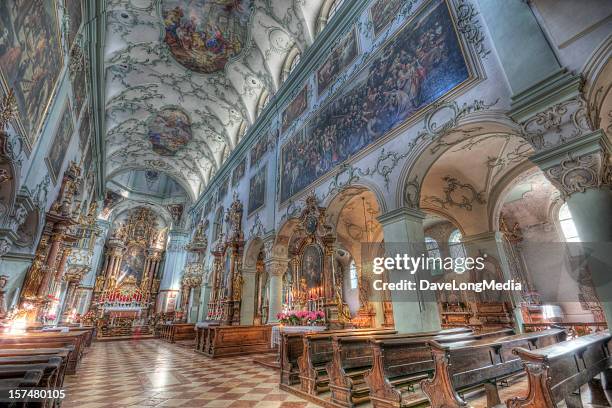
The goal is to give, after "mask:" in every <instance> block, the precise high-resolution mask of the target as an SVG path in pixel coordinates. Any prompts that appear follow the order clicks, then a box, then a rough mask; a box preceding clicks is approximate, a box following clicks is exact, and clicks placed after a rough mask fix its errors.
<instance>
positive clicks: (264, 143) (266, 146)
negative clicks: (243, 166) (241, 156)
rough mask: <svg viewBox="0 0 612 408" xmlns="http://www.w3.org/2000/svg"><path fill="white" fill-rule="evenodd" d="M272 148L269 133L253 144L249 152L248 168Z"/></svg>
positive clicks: (256, 163) (272, 141)
mask: <svg viewBox="0 0 612 408" xmlns="http://www.w3.org/2000/svg"><path fill="white" fill-rule="evenodd" d="M273 148H274V139H273V138H272V136H271V135H270V134H268V135H267V136H264V137H262V138H261V139H259V140H258V141H257V143H255V144H254V145H253V147H252V148H251V152H250V153H249V168H251V169H252V168H253V167H255V166H257V165H258V164H259V161H260V160H261V158H262V157H263V156H265V154H266V153H268V151H270V150H272V149H273Z"/></svg>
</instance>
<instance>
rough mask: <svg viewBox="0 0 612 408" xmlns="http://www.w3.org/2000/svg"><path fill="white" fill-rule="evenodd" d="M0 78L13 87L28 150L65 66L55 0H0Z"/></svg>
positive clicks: (6, 85)
mask: <svg viewBox="0 0 612 408" xmlns="http://www.w3.org/2000/svg"><path fill="white" fill-rule="evenodd" d="M0 27H2V31H0V77H1V78H0V79H1V81H0V82H2V86H3V87H4V88H5V89H6V90H8V88H13V90H14V91H15V97H16V99H17V107H18V111H19V118H18V120H17V124H18V127H19V128H20V129H19V130H20V133H22V134H23V135H24V136H25V142H26V143H25V144H26V147H27V150H31V148H32V146H33V145H34V143H36V141H37V139H38V137H39V134H40V131H41V128H42V125H43V122H44V120H45V117H46V115H47V111H48V109H49V105H50V103H51V101H52V100H53V97H54V95H55V93H56V90H57V84H58V79H59V76H60V74H61V72H62V68H63V66H64V58H63V54H62V47H61V40H60V38H61V37H60V31H59V19H58V15H57V8H56V3H55V1H54V0H28V1H0Z"/></svg>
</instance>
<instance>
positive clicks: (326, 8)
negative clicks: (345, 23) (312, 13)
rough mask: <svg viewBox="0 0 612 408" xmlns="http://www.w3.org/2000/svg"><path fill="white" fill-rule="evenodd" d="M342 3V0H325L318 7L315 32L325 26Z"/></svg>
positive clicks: (320, 30)
mask: <svg viewBox="0 0 612 408" xmlns="http://www.w3.org/2000/svg"><path fill="white" fill-rule="evenodd" d="M343 4H344V0H325V3H323V5H322V6H321V8H320V9H319V18H318V20H317V32H318V33H320V32H322V31H323V29H324V28H325V27H326V26H327V23H328V22H329V20H330V19H331V18H332V17H333V16H334V14H336V12H337V11H338V10H339V9H340V7H341V6H342V5H343Z"/></svg>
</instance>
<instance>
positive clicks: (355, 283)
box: [349, 260, 359, 289]
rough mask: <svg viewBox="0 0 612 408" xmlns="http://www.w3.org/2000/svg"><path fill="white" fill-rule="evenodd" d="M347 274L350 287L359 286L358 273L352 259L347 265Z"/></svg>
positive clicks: (355, 287)
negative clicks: (349, 279)
mask: <svg viewBox="0 0 612 408" xmlns="http://www.w3.org/2000/svg"><path fill="white" fill-rule="evenodd" d="M349 276H350V278H351V289H357V288H358V287H359V274H358V273H357V265H355V261H353V260H351V264H350V265H349Z"/></svg>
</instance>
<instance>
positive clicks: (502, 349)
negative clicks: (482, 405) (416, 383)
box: [421, 329, 566, 408]
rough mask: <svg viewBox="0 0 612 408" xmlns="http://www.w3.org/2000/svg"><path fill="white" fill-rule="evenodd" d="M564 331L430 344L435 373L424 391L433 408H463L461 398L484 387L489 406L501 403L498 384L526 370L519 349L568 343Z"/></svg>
mask: <svg viewBox="0 0 612 408" xmlns="http://www.w3.org/2000/svg"><path fill="white" fill-rule="evenodd" d="M565 337H566V333H565V331H564V330H562V329H549V330H544V331H540V332H533V333H522V334H516V335H513V336H506V337H500V338H494V339H491V338H486V339H481V340H476V341H467V342H457V343H451V344H440V343H438V342H436V341H430V342H429V345H430V348H431V353H432V355H433V360H434V366H435V371H434V375H433V378H431V379H427V380H423V381H422V382H421V389H422V390H423V392H424V393H425V394H426V395H427V398H428V399H429V402H430V404H431V407H432V408H442V407H444V408H459V407H465V406H467V402H466V401H465V400H464V399H463V398H462V397H461V396H460V395H459V392H465V391H468V390H473V389H476V388H482V387H484V389H485V392H486V398H487V407H493V406H497V405H499V404H500V403H501V401H500V399H499V394H498V390H497V382H498V381H499V380H504V379H507V378H509V377H511V376H513V375H516V374H517V373H521V372H522V370H523V367H522V363H521V360H520V359H519V358H518V357H517V356H516V355H515V354H513V353H512V350H513V349H514V348H516V347H524V348H527V349H529V350H533V349H538V348H542V347H546V346H549V345H551V344H555V343H558V342H560V341H563V340H565Z"/></svg>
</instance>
